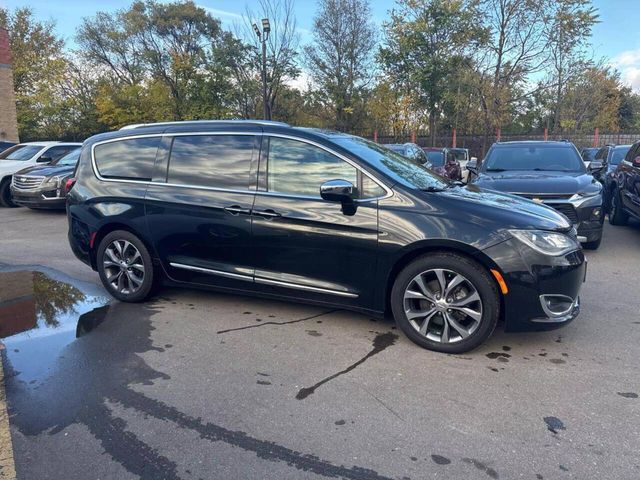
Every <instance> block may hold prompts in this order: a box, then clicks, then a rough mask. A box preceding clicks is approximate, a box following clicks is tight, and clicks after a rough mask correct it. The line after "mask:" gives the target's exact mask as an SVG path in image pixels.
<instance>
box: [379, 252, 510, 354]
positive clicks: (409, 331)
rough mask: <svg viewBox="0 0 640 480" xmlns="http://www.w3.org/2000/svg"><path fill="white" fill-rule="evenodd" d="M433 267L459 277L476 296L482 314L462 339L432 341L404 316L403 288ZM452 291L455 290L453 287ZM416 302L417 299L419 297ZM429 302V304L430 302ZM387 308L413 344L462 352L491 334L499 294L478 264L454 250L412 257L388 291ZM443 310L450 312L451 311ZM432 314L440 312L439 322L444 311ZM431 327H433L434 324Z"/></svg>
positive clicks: (486, 273) (497, 316)
mask: <svg viewBox="0 0 640 480" xmlns="http://www.w3.org/2000/svg"><path fill="white" fill-rule="evenodd" d="M434 269H444V270H447V271H448V273H453V274H459V275H461V276H463V277H464V278H465V280H466V281H467V282H468V283H469V284H470V285H471V287H473V288H475V290H476V291H477V293H478V295H479V297H480V301H481V304H480V308H481V314H482V315H481V317H480V320H479V322H478V325H477V327H476V328H475V330H474V331H473V332H472V333H471V334H469V335H468V336H467V337H466V338H462V337H461V339H460V340H457V341H454V342H451V343H442V342H441V341H436V340H432V339H430V338H427V336H426V335H423V334H421V333H420V332H419V331H418V330H417V327H414V326H413V325H412V324H411V322H410V321H409V319H408V318H407V314H406V312H405V298H404V296H405V291H406V290H407V288H408V287H409V286H410V284H412V282H413V281H414V279H415V278H416V277H417V276H418V275H420V274H422V273H423V272H430V271H432V270H434ZM452 291H455V289H454V290H452ZM434 293H435V292H434ZM443 300H444V298H443ZM408 301H412V300H408ZM419 301H420V302H421V301H422V300H419ZM431 305H432V306H433V304H431ZM425 308H428V307H425ZM391 310H392V312H393V316H394V318H395V320H396V324H397V325H398V327H399V328H400V329H401V330H402V331H403V332H404V333H405V335H406V336H407V337H409V339H410V340H411V341H413V342H414V343H416V344H418V345H420V346H421V347H423V348H426V349H428V350H434V351H437V352H445V353H462V352H467V351H469V350H473V349H474V348H476V347H478V346H479V345H480V344H482V343H483V342H484V341H485V340H486V339H487V338H489V336H490V335H491V333H493V330H494V329H495V327H496V324H497V323H498V318H499V317H500V297H499V293H498V289H497V286H496V283H495V281H494V280H493V278H492V277H491V276H490V273H489V272H488V271H487V270H486V269H485V268H484V267H483V266H482V265H480V264H479V263H477V262H475V261H473V260H471V259H469V258H467V257H464V256H461V255H458V254H455V253H449V252H438V253H433V254H427V255H423V256H421V257H418V258H416V259H415V260H414V261H413V262H411V263H410V264H409V265H407V266H406V267H405V268H404V269H403V270H402V271H401V272H400V273H399V274H398V276H397V278H396V280H395V282H394V284H393V288H392V291H391ZM447 311H449V312H450V311H451V310H447ZM435 315H436V316H435V317H433V318H435V319H438V315H442V316H441V317H440V321H441V322H444V317H443V316H445V315H447V314H445V313H444V312H443V313H442V314H435ZM434 323H436V322H434ZM434 326H435V327H437V325H434ZM443 328H444V326H443ZM469 330H470V329H469ZM452 331H453V330H452ZM441 337H442V336H441ZM441 340H442V338H441Z"/></svg>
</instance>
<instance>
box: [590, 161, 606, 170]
mask: <svg viewBox="0 0 640 480" xmlns="http://www.w3.org/2000/svg"><path fill="white" fill-rule="evenodd" d="M603 168H604V163H602V162H601V161H599V160H592V161H591V163H590V164H589V171H590V172H599V171H600V170H602V169H603Z"/></svg>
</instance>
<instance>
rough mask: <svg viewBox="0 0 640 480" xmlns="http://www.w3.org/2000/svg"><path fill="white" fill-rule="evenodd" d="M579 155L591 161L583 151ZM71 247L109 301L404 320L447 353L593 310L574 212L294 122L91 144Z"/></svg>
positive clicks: (145, 131)
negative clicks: (155, 290) (322, 309)
mask: <svg viewBox="0 0 640 480" xmlns="http://www.w3.org/2000/svg"><path fill="white" fill-rule="evenodd" d="M576 155H577V152H576ZM67 216H68V220H69V241H70V244H71V248H72V250H73V252H74V253H75V255H76V256H77V257H78V258H79V259H80V260H82V261H83V262H85V263H87V264H88V265H90V266H91V267H92V268H93V269H94V270H97V271H98V273H99V275H100V279H101V280H102V283H103V285H104V286H105V288H106V290H107V291H108V292H109V293H110V294H111V295H113V296H114V297H116V298H117V299H120V300H122V301H125V302H137V301H142V300H144V299H145V298H147V297H148V296H149V295H150V292H151V291H152V287H153V285H154V284H155V283H156V282H157V281H158V280H160V279H162V280H163V281H164V282H166V283H169V284H172V285H183V286H197V287H208V288H212V289H217V290H222V291H228V292H229V291H234V292H240V293H244V294H251V295H260V296H265V297H270V298H279V299H294V300H297V301H304V302H310V303H315V304H320V305H325V306H328V305H332V306H336V307H337V308H346V309H352V310H355V311H360V312H366V313H367V314H368V315H375V316H378V317H381V316H383V315H384V313H385V311H391V312H393V315H394V317H395V319H396V322H397V323H398V325H399V327H400V328H401V329H402V330H403V331H404V332H405V333H406V335H407V336H408V337H409V338H410V339H411V340H412V341H414V342H415V343H417V344H419V345H421V346H423V347H425V348H429V349H433V350H438V351H443V352H462V351H466V350H469V349H471V348H474V347H476V346H478V345H479V344H481V343H482V342H483V341H484V340H485V339H486V338H487V337H489V335H490V334H491V332H492V331H493V329H494V328H495V326H496V323H497V321H498V318H504V319H505V324H506V328H507V330H510V331H521V330H526V329H536V330H537V329H550V328H556V327H559V326H561V325H564V324H566V323H567V322H569V321H571V320H573V319H574V318H575V317H576V316H577V314H578V312H579V309H580V307H579V303H580V302H579V298H578V294H579V291H580V288H581V285H582V283H583V279H584V277H585V259H584V255H583V252H582V249H581V247H580V243H579V242H578V241H577V238H576V233H575V230H574V229H573V228H572V225H571V224H570V223H569V222H568V221H567V219H566V218H565V217H564V216H563V215H561V214H559V213H558V212H556V211H554V210H552V209H549V208H547V207H545V206H542V205H537V204H535V203H532V202H530V201H528V200H525V199H520V198H518V197H514V196H508V195H503V194H500V193H497V192H488V191H484V190H482V189H480V188H478V187H476V186H464V185H462V186H461V185H460V184H457V183H454V182H450V181H448V180H446V179H444V178H442V177H440V176H437V175H434V174H433V173H431V172H430V171H429V170H427V169H426V168H424V167H422V166H420V165H418V164H416V163H415V162H414V161H412V160H410V159H407V158H406V157H404V156H402V155H399V154H397V153H395V152H393V151H391V150H389V149H387V148H385V147H383V146H382V145H378V144H376V143H373V142H370V141H368V140H365V139H362V138H359V137H355V136H351V135H347V134H341V133H334V132H327V131H324V130H315V129H298V128H294V127H291V126H289V125H286V124H281V123H277V122H260V121H245V122H224V121H218V122H215V121H209V122H173V123H164V124H149V125H142V126H133V127H129V128H126V129H124V130H120V131H117V132H112V133H107V134H101V135H97V136H94V137H91V138H89V139H88V140H87V141H86V142H85V143H84V146H83V147H82V153H81V154H80V162H79V163H78V168H77V170H76V183H75V185H74V186H73V187H72V188H71V190H70V192H69V193H68V198H67Z"/></svg>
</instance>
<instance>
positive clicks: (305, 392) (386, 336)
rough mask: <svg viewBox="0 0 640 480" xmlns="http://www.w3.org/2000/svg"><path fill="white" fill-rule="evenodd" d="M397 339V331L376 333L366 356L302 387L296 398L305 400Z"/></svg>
mask: <svg viewBox="0 0 640 480" xmlns="http://www.w3.org/2000/svg"><path fill="white" fill-rule="evenodd" d="M397 339H398V335H396V334H395V333H392V332H387V333H380V334H378V335H376V337H375V338H374V339H373V348H372V349H371V351H370V352H369V353H367V354H366V355H365V356H364V357H362V358H361V359H360V360H358V361H357V362H355V363H352V364H351V365H349V366H348V367H347V368H345V369H344V370H341V371H339V372H338V373H334V374H333V375H331V376H329V377H327V378H325V379H323V380H320V381H319V382H318V383H316V384H315V385H313V386H311V387H305V388H301V389H300V391H299V392H298V394H297V395H296V399H298V400H304V399H305V398H307V397H308V396H309V395H311V394H313V393H314V392H315V391H316V389H317V388H318V387H320V386H322V385H324V384H325V383H327V382H329V381H331V380H333V379H334V378H337V377H339V376H340V375H344V374H345V373H349V372H350V371H351V370H353V369H355V368H356V367H358V366H359V365H362V364H363V363H364V362H366V361H367V360H369V359H370V358H371V357H373V356H374V355H376V354H378V353H380V352H382V351H383V350H384V349H386V348H387V347H390V346H391V345H393V344H394V343H396V340H397Z"/></svg>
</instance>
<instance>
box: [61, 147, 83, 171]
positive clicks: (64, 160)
mask: <svg viewBox="0 0 640 480" xmlns="http://www.w3.org/2000/svg"><path fill="white" fill-rule="evenodd" d="M81 150H82V149H81V148H80V147H78V148H76V149H74V150H71V151H70V152H69V153H67V154H66V155H64V156H62V157H60V158H59V159H58V160H57V161H55V162H54V164H55V165H66V166H69V167H71V166H75V164H76V163H78V159H79V158H80V151H81Z"/></svg>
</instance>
